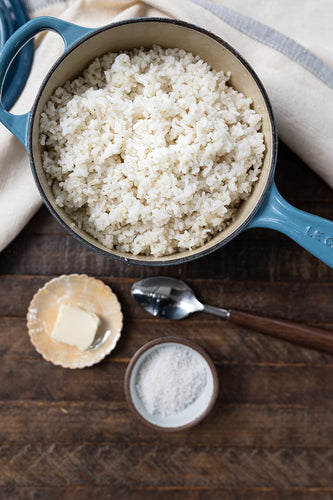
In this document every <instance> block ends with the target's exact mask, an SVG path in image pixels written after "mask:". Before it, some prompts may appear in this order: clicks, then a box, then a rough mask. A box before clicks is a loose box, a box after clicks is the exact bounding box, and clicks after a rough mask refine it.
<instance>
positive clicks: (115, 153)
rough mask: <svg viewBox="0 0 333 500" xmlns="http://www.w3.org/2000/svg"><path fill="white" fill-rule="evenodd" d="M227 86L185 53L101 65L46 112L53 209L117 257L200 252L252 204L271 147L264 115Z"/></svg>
mask: <svg viewBox="0 0 333 500" xmlns="http://www.w3.org/2000/svg"><path fill="white" fill-rule="evenodd" d="M229 77H230V75H225V74H224V73H223V72H217V71H215V70H213V69H211V68H210V67H209V66H208V65H207V64H206V63H205V62H204V61H203V60H202V59H200V58H199V57H198V56H194V55H192V54H190V53H187V52H185V51H184V50H181V49H162V48H161V47H158V46H155V47H154V48H153V49H151V50H144V49H136V50H132V51H129V52H123V53H117V54H115V53H108V54H106V55H104V56H103V57H100V58H97V59H95V60H94V61H93V62H92V63H91V64H90V65H89V67H88V68H87V69H86V70H85V71H84V72H83V74H82V75H81V76H79V77H78V78H76V79H75V80H73V81H68V82H66V84H65V85H64V87H62V88H58V89H57V90H56V91H55V92H54V94H53V96H52V97H51V98H50V99H49V101H48V102H47V104H46V106H45V108H44V110H43V113H42V114H41V120H40V143H41V145H42V146H43V149H44V151H43V166H44V169H45V171H46V174H47V179H48V182H49V184H50V185H51V186H52V190H53V193H54V195H55V199H56V203H57V205H59V206H60V207H64V209H65V210H66V212H67V213H68V214H69V215H70V217H71V219H72V220H73V221H74V222H75V224H76V225H77V226H78V227H79V228H82V229H84V230H85V231H86V232H87V233H89V234H90V235H92V236H94V237H95V238H96V239H97V240H99V241H100V242H101V243H102V244H104V245H105V246H106V247H107V248H109V249H113V248H115V249H117V250H120V251H122V252H129V253H131V254H134V255H138V254H145V255H153V256H155V257H159V256H163V255H168V254H173V253H176V252H181V251H184V250H186V249H189V250H192V249H195V248H197V247H200V246H202V245H203V244H204V243H206V242H207V241H208V240H210V239H211V238H212V237H213V236H214V235H215V234H217V233H218V232H219V231H221V230H223V229H224V228H225V227H226V226H227V225H228V224H229V223H230V222H231V220H232V219H233V217H234V216H235V213H236V211H237V208H238V207H239V205H240V203H241V201H242V200H245V199H246V198H248V196H249V194H250V192H251V190H252V187H253V184H254V183H255V182H256V181H257V179H258V176H259V173H260V169H261V164H262V158H263V153H264V149H265V147H264V140H263V134H262V133H261V132H260V128H261V118H260V116H259V115H258V114H257V113H256V112H255V111H254V110H253V109H251V103H252V100H251V98H249V97H245V96H244V95H243V94H241V93H240V92H237V91H236V90H234V89H233V88H232V87H231V86H229V85H228V84H227V81H228V79H229Z"/></svg>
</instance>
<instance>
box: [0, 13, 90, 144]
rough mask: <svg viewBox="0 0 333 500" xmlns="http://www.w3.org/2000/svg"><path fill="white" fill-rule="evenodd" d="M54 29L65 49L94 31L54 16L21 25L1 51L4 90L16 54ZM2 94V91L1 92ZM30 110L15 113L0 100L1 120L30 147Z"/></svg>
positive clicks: (0, 61) (0, 64) (0, 79)
mask: <svg viewBox="0 0 333 500" xmlns="http://www.w3.org/2000/svg"><path fill="white" fill-rule="evenodd" d="M48 29H49V30H52V31H56V32H57V33H59V35H60V36H61V37H62V39H63V40H64V43H65V50H67V49H68V48H69V47H71V45H73V44H74V43H76V42H77V41H79V40H80V39H81V38H83V37H84V36H85V35H87V34H88V33H90V32H91V31H94V30H93V29H91V28H84V27H82V26H77V25H76V24H72V23H68V22H66V21H62V20H61V19H55V18H53V17H37V18H36V19H32V20H31V21H28V22H27V23H25V24H24V25H23V26H21V27H20V28H19V29H18V30H17V31H15V33H13V35H12V36H11V37H10V38H9V39H8V40H7V41H6V43H5V44H4V46H3V48H2V50H1V52H0V89H1V92H2V88H3V84H4V80H5V77H6V74H7V71H8V68H9V67H10V64H11V62H12V61H13V59H14V58H15V56H16V54H17V53H18V52H19V51H20V50H21V49H22V47H24V45H25V44H26V43H27V42H28V41H29V40H31V38H33V37H34V36H35V35H37V34H38V33H40V32H41V31H45V30H48ZM0 95H1V93H0ZM29 118H30V111H29V112H28V113H25V114H23V115H13V114H12V113H9V112H8V111H6V110H5V108H4V107H3V104H2V102H1V101H0V121H1V122H2V123H3V124H4V125H5V127H7V128H8V130H10V131H11V132H12V133H13V134H14V135H15V136H16V137H17V138H18V139H19V140H20V141H21V142H22V144H23V145H24V146H25V147H26V149H28V124H29Z"/></svg>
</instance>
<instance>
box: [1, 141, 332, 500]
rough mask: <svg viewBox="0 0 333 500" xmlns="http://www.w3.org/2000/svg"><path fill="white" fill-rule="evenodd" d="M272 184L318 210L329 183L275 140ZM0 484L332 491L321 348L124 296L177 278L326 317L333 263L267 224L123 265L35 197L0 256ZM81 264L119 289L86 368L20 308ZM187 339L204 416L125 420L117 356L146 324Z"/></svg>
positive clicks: (55, 488)
mask: <svg viewBox="0 0 333 500" xmlns="http://www.w3.org/2000/svg"><path fill="white" fill-rule="evenodd" d="M277 185H278V187H279V189H280V191H281V192H282V194H283V195H284V196H285V197H286V199H287V200H288V201H290V202H291V203H293V204H294V205H296V206H297V207H299V208H301V209H304V210H306V211H310V212H312V213H316V214H318V215H321V216H323V217H327V218H332V216H333V196H332V191H331V189H330V188H328V187H327V186H326V185H325V184H324V182H322V181H321V180H320V179H319V178H318V177H317V176H316V175H315V174H313V173H312V172H311V171H310V170H309V169H308V168H307V167H306V166H305V165H304V164H303V163H302V162H301V161H300V160H299V159H298V158H297V157H296V156H295V155H294V154H292V153H291V152H290V151H289V150H288V149H287V148H286V147H284V146H283V145H281V147H280V155H279V164H278V167H277ZM0 273H1V286H0V352H1V363H0V485H1V494H0V497H1V498H2V499H5V500H8V499H10V500H11V499H15V500H16V499H21V498H24V499H26V498H27V499H28V498H29V499H37V498H38V499H44V498H47V499H49V500H53V499H57V500H58V499H66V500H73V499H74V500H76V499H78V500H81V499H104V498H105V499H109V498H112V499H115V500H118V499H126V500H127V499H134V500H141V499H145V500H146V499H148V500H149V499H155V498H156V499H169V498H170V499H172V500H178V499H179V500H186V499H200V500H201V499H223V500H228V499H255V500H262V499H269V500H272V499H273V500H274V499H280V498H281V499H283V500H289V499H292V500H297V499H304V498H306V499H311V500H316V499H320V500H326V499H332V498H333V418H332V415H333V357H330V356H328V355H325V354H322V353H319V352H316V351H312V350H308V349H305V348H300V347H296V346H294V345H291V344H289V343H287V342H284V341H280V340H276V339H272V338H269V337H265V336H264V335H261V334H259V333H257V332H254V331H251V330H248V329H245V328H238V327H235V326H232V325H230V324H226V323H224V322H223V321H222V320H219V319H218V318H215V317H213V316H208V315H205V314H203V313H201V314H197V315H195V316H193V317H192V318H190V319H186V320H183V321H181V322H168V321H162V320H157V319H154V318H153V317H150V316H149V315H148V314H146V313H145V312H143V311H142V310H140V309H139V307H138V306H137V305H136V304H135V303H134V301H133V300H132V298H131V296H130V288H131V285H132V284H133V283H134V281H135V280H137V279H139V278H143V277H146V276H152V275H160V274H166V275H170V276H175V277H180V278H183V279H186V280H187V281H188V283H189V284H190V285H192V286H193V288H194V289H195V290H196V292H197V294H198V296H199V297H200V298H201V299H202V300H203V301H206V302H207V303H211V304H215V305H224V306H229V307H235V308H240V309H244V310H246V311H252V312H255V313H259V314H264V315H270V316H275V317H280V318H285V319H289V320H294V321H298V322H301V323H304V324H308V325H313V326H319V327H323V328H327V329H331V330H332V329H333V304H332V294H333V270H331V269H330V268H329V267H327V266H326V265H324V264H322V263H321V262H319V261H318V260H317V259H315V258H314V257H312V256H311V255H309V254H308V253H307V252H306V251H304V250H303V249H301V248H300V247H298V246H297V245H296V244H295V243H293V242H292V241H291V240H289V239H287V238H286V237H285V236H282V235H280V234H278V233H275V232H273V231H269V230H251V231H247V232H245V233H243V234H242V235H241V236H240V237H238V238H237V239H235V240H233V241H232V242H231V243H229V244H228V245H227V246H226V247H224V248H222V249H221V250H220V251H218V252H216V253H215V254H213V255H211V256H208V257H206V258H203V259H201V260H199V261H195V262H191V263H187V264H186V265H183V266H172V267H168V268H145V267H137V266H132V265H125V264H121V263H119V262H116V261H113V260H110V259H107V258H104V257H102V256H100V255H97V254H95V253H94V252H92V251H90V250H88V249H86V248H85V247H84V246H82V245H81V244H79V243H78V242H77V241H76V240H74V239H73V238H72V237H71V236H69V235H68V234H67V233H66V232H65V231H64V230H63V229H62V228H61V227H60V226H59V225H58V223H57V222H55V220H54V219H53V218H52V216H51V215H50V214H49V213H48V211H47V210H46V209H45V208H42V209H41V210H40V211H39V213H38V214H37V215H36V216H35V217H34V219H33V220H32V221H31V222H30V224H29V225H28V226H27V227H26V228H25V229H24V231H23V232H22V233H21V234H20V235H19V236H18V238H17V239H16V240H15V241H14V242H13V243H12V244H11V245H9V246H8V248H7V249H6V250H5V251H4V252H3V253H2V254H1V256H0ZM63 273H87V274H89V275H93V276H96V277H99V278H101V279H102V280H104V281H105V282H106V283H107V284H109V285H110V286H111V287H112V289H113V290H114V291H115V292H116V293H117V294H118V296H119V300H120V301H121V304H122V308H123V312H124V316H125V324H124V329H123V334H122V337H121V340H120V341H119V344H118V346H117V348H116V350H115V351H114V352H113V353H112V355H110V356H109V357H107V359H105V361H103V362H102V363H100V364H99V365H97V366H95V367H93V368H89V369H85V370H77V371H71V370H67V369H63V368H60V367H55V366H53V365H52V364H50V363H47V362H46V361H44V360H43V359H42V358H41V356H40V355H39V354H38V353H37V352H36V351H35V349H34V348H33V347H32V345H31V344H30V341H29V337H28V334H27V330H26V323H25V316H26V311H27V307H28V304H29V302H30V300H31V298H32V296H33V294H34V293H35V292H36V291H37V290H38V288H39V287H40V286H42V285H43V284H44V283H45V282H46V281H47V280H49V279H50V278H52V277H54V276H57V275H59V274H63ZM168 335H173V336H179V337H186V338H189V339H191V340H193V341H195V342H197V343H198V344H200V345H201V346H202V347H203V348H205V349H206V350H207V351H208V352H209V353H210V354H211V356H212V357H213V359H214V361H215V363H216V366H217V370H218V375H219V380H220V393H219V397H218V401H217V404H216V406H215V408H214V409H213V411H212V413H211V414H210V415H209V416H208V417H207V418H206V420H205V421H203V422H202V423H201V424H200V425H198V426H197V427H195V428H193V429H191V430H187V431H184V432H180V433H161V432H156V431H153V430H151V429H149V428H148V427H146V426H144V425H143V424H141V423H139V422H138V421H137V420H136V419H135V417H134V416H133V415H132V414H131V413H130V411H129V410H128V407H127V405H126V402H125V399H124V391H123V379H124V374H125V370H126V367H127V364H128V362H129V359H130V358H131V356H132V355H133V354H134V352H135V351H136V350H137V349H138V348H139V347H140V346H141V345H143V344H144V343H145V342H147V341H149V340H151V339H154V338H155V337H160V336H168Z"/></svg>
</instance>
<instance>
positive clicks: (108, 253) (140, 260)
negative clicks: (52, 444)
mask: <svg viewBox="0 0 333 500" xmlns="http://www.w3.org/2000/svg"><path fill="white" fill-rule="evenodd" d="M151 22H158V23H164V24H174V25H178V26H180V27H184V28H187V29H192V30H194V31H198V32H199V33H202V34H204V35H206V36H208V37H209V38H212V39H213V40H215V41H216V42H218V43H219V44H220V45H222V46H224V47H225V48H226V49H227V50H228V51H229V52H231V53H232V54H233V55H234V56H235V57H236V58H237V59H238V60H239V61H240V62H241V63H242V65H243V66H244V67H245V68H246V70H247V71H248V72H249V73H250V75H251V77H252V78H253V80H254V81H255V83H256V85H257V87H258V88H259V91H260V93H261V95H262V97H263V99H264V101H265V105H266V108H267V112H268V116H269V120H270V124H271V127H272V159H271V164H270V167H269V169H270V171H269V175H268V177H267V180H266V184H265V185H264V188H263V190H262V192H261V194H260V196H259V197H258V199H257V201H256V204H255V206H254V208H253V209H252V210H251V212H250V213H249V214H248V216H247V217H246V219H245V220H244V221H243V222H242V223H241V224H239V225H238V226H237V227H236V228H235V230H234V231H233V232H232V233H231V234H229V235H228V236H226V237H225V238H223V239H222V240H220V241H218V242H217V243H216V244H214V245H212V246H211V247H209V248H206V249H204V250H200V248H201V247H198V249H196V250H194V253H193V254H191V255H187V256H184V257H182V253H181V252H179V253H177V254H171V255H166V256H163V257H162V259H163V260H161V258H160V257H148V256H140V255H138V256H135V255H133V257H131V256H130V254H124V255H118V254H117V253H113V251H112V250H104V249H103V248H100V247H98V246H97V245H94V244H93V243H91V242H90V241H88V240H86V239H85V238H84V237H82V236H81V235H79V234H78V233H77V232H75V231H74V230H73V228H72V227H71V226H69V225H68V224H67V223H66V222H65V221H64V220H63V219H62V217H61V216H60V215H59V214H58V212H57V211H56V210H55V209H54V207H53V206H52V204H51V202H50V201H49V198H48V196H47V195H46V193H45V191H44V189H43V187H42V185H41V182H40V180H39V176H38V173H37V170H36V167H35V163H34V158H33V153H32V151H33V147H32V143H33V140H32V131H33V125H34V120H35V115H36V110H37V106H38V103H39V101H40V98H41V96H42V94H43V92H44V89H45V86H46V84H47V82H48V80H49V78H50V76H51V75H52V74H53V73H54V71H55V70H56V69H57V68H58V66H59V65H60V64H61V63H62V61H63V60H64V59H65V58H66V57H67V56H68V55H69V54H70V53H71V52H73V51H75V50H76V49H77V47H78V46H80V45H81V44H82V43H84V42H85V41H86V40H88V39H90V38H92V37H94V36H97V35H99V34H100V33H102V32H104V31H107V30H110V29H113V28H116V27H118V26H123V25H128V24H134V23H151ZM277 151H278V133H277V126H276V121H275V117H274V113H273V109H272V105H271V102H270V100H269V97H268V94H267V92H266V89H265V87H264V86H263V84H262V82H261V80H260V79H259V77H258V75H257V74H256V72H255V71H254V69H253V68H252V66H251V65H250V64H249V63H248V62H247V60H246V59H244V57H243V56H242V55H241V54H240V53H239V52H238V51H237V50H236V49H234V48H233V47H232V46H231V45H230V44H229V43H228V42H226V41H225V40H223V39H222V38H221V37H219V36H218V35H215V34H214V33H212V32H211V31H208V30H206V29H205V28H202V27H200V26H197V25H195V24H192V23H188V22H186V21H180V20H178V19H168V18H162V17H147V18H146V17H138V18H132V19H126V20H124V21H117V22H114V23H110V24H108V25H105V26H102V27H100V28H96V29H94V30H93V31H91V32H89V33H87V34H86V35H84V36H83V37H82V38H80V39H79V40H78V41H77V42H75V43H74V44H73V45H71V46H70V47H69V48H68V49H67V50H65V51H64V52H63V53H62V55H61V56H60V57H59V58H58V59H57V60H56V61H55V63H54V64H53V65H52V67H51V68H50V70H49V71H48V73H47V75H46V76H45V78H44V80H43V82H42V84H41V86H40V88H39V90H38V92H37V95H36V98H35V100H34V103H33V106H32V108H31V112H30V119H29V127H28V154H29V160H30V167H31V170H32V174H33V177H34V180H35V183H36V185H37V188H38V190H39V192H40V194H41V197H42V199H43V202H44V203H45V205H46V206H47V208H48V210H49V211H50V212H51V214H52V215H53V217H54V218H55V219H56V220H57V221H58V222H59V224H60V225H61V226H62V227H64V229H65V230H66V231H67V232H69V233H70V235H71V236H73V237H74V238H75V239H76V240H78V241H79V242H80V243H82V244H83V245H85V246H86V247H88V248H89V249H90V250H94V251H95V252H97V253H99V254H101V255H103V256H105V257H109V258H112V259H115V260H118V261H120V262H125V263H128V264H136V265H144V266H170V265H176V264H183V263H185V262H189V261H193V260H197V259H199V258H201V257H204V256H207V255H209V254H210V253H212V252H215V251H216V250H218V249H220V248H222V247H223V246H224V245H226V244H227V243H228V242H229V241H231V240H232V239H233V238H235V237H236V236H238V235H239V234H240V233H241V232H242V231H243V230H244V229H245V228H246V226H247V225H248V224H249V222H250V221H251V220H252V219H253V218H254V216H255V214H256V213H257V211H258V209H259V208H260V206H261V204H262V202H263V201H264V198H265V197H266V195H267V192H268V190H269V188H270V186H271V184H272V182H273V178H274V172H275V166H276V162H277ZM174 255H175V256H176V257H173V256H174Z"/></svg>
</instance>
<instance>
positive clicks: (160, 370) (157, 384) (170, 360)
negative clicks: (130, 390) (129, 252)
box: [136, 345, 207, 416]
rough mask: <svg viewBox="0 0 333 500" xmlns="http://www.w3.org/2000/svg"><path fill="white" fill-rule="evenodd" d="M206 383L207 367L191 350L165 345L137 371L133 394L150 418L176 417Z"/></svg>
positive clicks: (154, 352)
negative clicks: (135, 392) (134, 393)
mask: <svg viewBox="0 0 333 500" xmlns="http://www.w3.org/2000/svg"><path fill="white" fill-rule="evenodd" d="M206 383H207V371H206V365H205V362H204V361H203V360H201V359H200V357H199V356H198V355H197V354H196V352H195V351H193V349H191V348H188V347H186V346H182V345H165V346H161V347H159V348H157V349H155V350H154V351H153V352H152V353H151V354H150V355H149V356H148V357H147V358H146V359H145V360H144V361H143V363H142V365H141V367H140V368H139V371H138V375H137V380H136V390H137V393H138V395H139V397H140V399H141V401H142V403H143V405H144V407H145V408H146V410H147V412H148V413H150V414H151V415H153V414H160V415H162V416H170V415H175V414H177V413H179V412H181V411H183V410H184V409H185V408H187V407H188V406H189V405H190V404H192V403H193V402H194V401H195V400H196V399H197V398H198V397H199V396H200V395H201V393H202V391H203V390H204V388H205V385H206Z"/></svg>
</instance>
